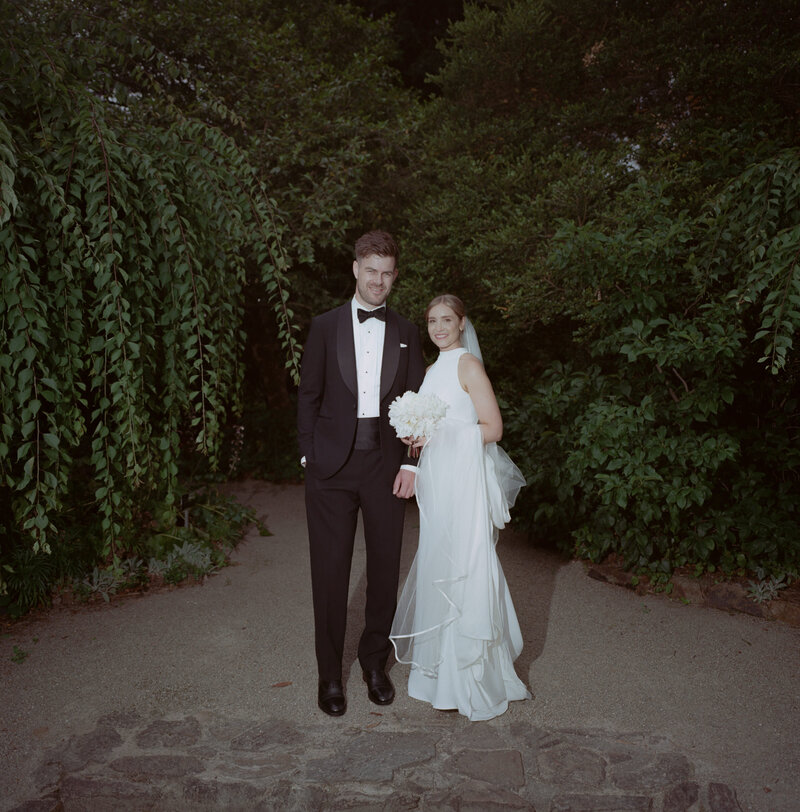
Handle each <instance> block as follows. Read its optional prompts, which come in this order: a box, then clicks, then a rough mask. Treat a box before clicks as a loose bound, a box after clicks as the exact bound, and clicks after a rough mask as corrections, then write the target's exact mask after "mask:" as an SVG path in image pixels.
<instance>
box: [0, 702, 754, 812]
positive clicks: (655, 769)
mask: <svg viewBox="0 0 800 812" xmlns="http://www.w3.org/2000/svg"><path fill="white" fill-rule="evenodd" d="M369 718H371V719H372V720H373V721H371V722H370V723H368V724H367V725H366V726H364V727H353V726H348V723H347V722H346V721H345V720H344V719H343V720H335V721H334V720H328V719H327V718H326V719H325V720H324V721H323V722H322V723H321V724H318V725H317V724H315V725H308V726H301V725H297V724H292V723H288V722H286V721H284V720H277V719H267V720H264V721H261V722H257V723H254V722H253V721H246V720H236V719H228V718H222V717H220V716H218V715H216V714H213V713H207V714H203V713H197V714H194V715H189V716H183V717H178V718H171V719H164V718H154V719H152V718H151V719H148V718H144V717H143V716H141V715H140V714H138V713H136V712H133V711H131V712H118V713H114V714H111V715H108V716H105V717H103V718H101V719H100V720H99V721H98V723H97V726H96V728H95V729H94V730H93V731H91V732H89V733H86V734H84V735H81V736H74V737H72V738H70V739H68V740H67V741H65V742H64V744H63V745H62V746H60V747H57V748H55V749H52V750H50V751H49V752H47V753H45V754H44V757H43V759H42V761H41V763H40V764H39V766H38V767H37V768H36V770H35V773H34V778H35V785H36V786H38V787H40V791H41V794H40V796H39V797H38V798H34V799H31V800H29V801H27V802H25V803H22V804H21V805H17V806H15V807H13V809H14V810H15V812H23V810H24V812H56V810H63V811H64V812H71V811H72V810H90V811H91V812H105V810H108V812H112V811H113V812H119V811H120V810H137V812H138V810H170V812H172V811H173V810H183V809H186V810H189V809H192V810H194V809H225V810H282V811H283V810H287V811H294V810H297V811H298V812H299V811H300V810H309V811H310V810H334V809H335V810H339V809H346V810H362V811H363V812H366V810H376V811H377V810H386V812H390V811H393V810H409V811H410V810H420V812H428V810H458V811H459V812H467V811H468V810H470V811H474V812H492V810H531V811H532V812H533V811H534V810H538V812H701V811H702V812H741V807H740V805H739V803H738V801H737V797H736V791H735V789H734V788H732V787H730V786H728V785H726V784H723V783H714V782H708V781H704V780H702V779H701V778H699V777H698V776H699V775H700V774H701V773H702V770H697V769H696V765H693V764H692V763H691V762H690V761H689V759H687V758H686V756H684V755H682V754H681V753H679V752H676V751H675V749H674V748H673V747H672V746H671V744H670V742H669V741H668V740H667V739H665V738H663V737H659V736H651V735H644V734H636V733H633V734H627V735H609V734H608V733H604V732H600V731H584V730H567V729H565V730H543V729H538V728H536V727H531V726H530V725H529V724H526V723H520V722H514V721H510V722H509V721H506V720H504V719H503V718H502V717H501V718H500V719H496V720H493V721H492V722H487V723H478V724H471V723H469V722H467V721H466V720H464V719H462V718H461V717H458V715H457V714H455V713H442V714H441V718H440V719H438V720H436V721H434V722H433V723H432V724H428V725H425V726H420V725H419V723H417V724H416V725H414V724H410V723H409V720H407V719H403V718H401V716H400V715H399V714H398V713H396V712H395V711H393V710H392V709H386V711H385V712H384V713H378V712H372V713H370V717H369Z"/></svg>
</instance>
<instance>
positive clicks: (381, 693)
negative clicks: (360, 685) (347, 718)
mask: <svg viewBox="0 0 800 812" xmlns="http://www.w3.org/2000/svg"><path fill="white" fill-rule="evenodd" d="M364 682H366V683H367V693H368V694H369V698H370V701H371V702H374V703H375V704H376V705H391V704H392V702H394V685H392V682H391V680H390V679H389V677H387V676H386V672H385V671H384V670H383V669H382V668H378V669H375V670H374V671H364Z"/></svg>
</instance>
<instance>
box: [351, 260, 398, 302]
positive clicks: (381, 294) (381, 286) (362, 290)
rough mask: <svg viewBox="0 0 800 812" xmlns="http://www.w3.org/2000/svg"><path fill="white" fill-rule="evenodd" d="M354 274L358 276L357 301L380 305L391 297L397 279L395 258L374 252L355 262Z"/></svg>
mask: <svg viewBox="0 0 800 812" xmlns="http://www.w3.org/2000/svg"><path fill="white" fill-rule="evenodd" d="M353 276H355V278H356V301H357V302H358V303H359V304H362V305H369V306H370V307H379V306H380V305H382V304H384V302H385V301H386V300H387V299H388V298H389V291H391V289H392V285H393V284H394V280H395V279H397V268H396V267H395V258H394V257H380V256H378V255H377V254H372V255H371V256H368V257H362V258H361V259H357V260H356V261H355V262H354V263H353Z"/></svg>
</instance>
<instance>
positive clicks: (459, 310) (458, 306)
mask: <svg viewBox="0 0 800 812" xmlns="http://www.w3.org/2000/svg"><path fill="white" fill-rule="evenodd" d="M436 305H445V307H449V308H450V309H451V310H452V311H453V312H454V313H455V314H456V316H458V318H459V319H463V318H464V316H466V315H467V309H466V308H465V307H464V302H462V301H461V299H459V298H458V296H454V295H453V294H452V293H443V294H442V295H441V296H434V298H433V299H431V302H430V304H429V305H428V309H427V310H426V311H425V319H426V320H427V318H428V313H430V312H431V310H433V308H434V307H436Z"/></svg>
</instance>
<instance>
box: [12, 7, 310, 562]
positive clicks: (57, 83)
mask: <svg viewBox="0 0 800 812" xmlns="http://www.w3.org/2000/svg"><path fill="white" fill-rule="evenodd" d="M66 8H67V9H68V10H69V9H70V8H71V7H70V6H69V5H68V6H66ZM71 13H72V16H71V17H69V19H68V20H67V21H65V18H64V17H63V16H62V17H61V18H58V19H51V18H49V17H48V16H47V15H46V14H44V13H42V8H40V9H38V13H33V12H32V11H30V10H27V9H24V8H22V7H21V6H18V5H16V4H12V3H7V2H2V3H0V14H1V15H2V18H3V19H4V21H5V28H6V30H5V32H4V36H5V38H6V43H5V45H4V48H3V49H2V51H0V294H1V295H0V473H1V474H2V481H0V498H2V499H8V500H10V502H11V504H12V515H13V522H14V532H15V533H17V534H20V535H21V536H22V537H23V538H27V539H28V540H29V543H30V544H31V545H32V546H33V548H34V549H37V550H38V549H41V550H48V549H49V545H50V543H51V542H52V541H53V539H54V538H56V537H57V532H58V524H59V522H60V520H61V519H62V518H63V517H64V516H65V514H66V513H67V512H68V511H70V510H73V509H76V507H77V506H76V504H74V493H75V490H76V488H75V483H76V482H79V481H87V482H89V483H90V494H91V501H92V503H93V509H95V510H96V511H97V512H98V514H99V516H100V517H101V526H102V535H103V552H104V553H105V554H116V553H117V552H118V551H119V548H120V545H122V544H124V540H123V537H124V531H125V528H126V525H127V524H128V523H129V522H130V521H131V520H132V518H133V516H134V507H135V505H136V502H137V499H140V498H141V495H142V493H144V492H146V493H156V494H158V495H159V496H160V497H161V498H162V499H163V500H164V502H165V503H166V504H171V503H172V502H174V495H175V490H176V485H177V475H178V457H179V453H180V444H181V435H182V433H184V434H185V432H186V431H187V430H188V431H189V432H190V434H191V437H192V440H193V443H194V445H195V446H196V448H197V449H198V450H200V451H201V452H202V453H204V454H206V455H207V456H208V457H210V458H211V460H212V462H216V461H217V459H218V455H219V449H220V444H221V430H222V429H221V427H222V426H223V425H224V422H225V419H226V416H227V415H228V414H229V413H230V412H236V411H237V409H238V408H239V407H240V391H239V390H240V382H241V375H242V370H241V355H242V347H243V332H242V317H243V285H244V281H245V264H246V261H247V259H248V258H252V259H253V260H254V261H255V263H256V264H257V267H258V268H259V272H260V274H261V280H262V282H263V284H264V286H265V288H266V290H267V291H268V293H269V296H270V300H271V302H272V305H273V308H274V312H275V317H276V320H277V323H278V330H279V335H280V339H281V342H282V346H283V349H284V351H285V353H286V358H287V361H286V366H287V368H288V370H289V373H290V374H291V375H292V376H293V377H294V378H295V380H296V379H297V377H298V356H299V349H298V345H297V342H296V338H295V329H294V325H293V314H292V312H291V310H290V309H289V308H288V307H287V300H288V277H287V270H288V265H289V263H288V260H287V257H286V255H285V253H284V251H283V248H282V244H281V239H282V232H283V225H282V223H281V218H280V215H279V213H278V212H276V211H275V208H274V206H273V205H272V203H271V201H270V199H269V196H268V194H267V190H266V188H265V187H264V185H263V184H262V183H260V182H259V180H258V178H257V176H256V174H255V172H254V170H253V169H252V167H251V165H250V163H249V161H248V156H247V154H246V153H245V152H244V151H243V149H242V148H240V147H239V146H237V144H236V143H235V142H234V140H233V138H231V137H230V136H229V135H226V134H224V133H223V132H221V131H220V130H219V129H215V128H214V127H211V126H209V125H207V124H205V123H204V122H202V121H199V120H197V119H194V118H192V117H191V116H190V115H188V114H186V113H184V112H183V111H182V110H181V108H180V106H179V105H178V104H176V102H175V100H174V98H173V97H172V96H171V94H170V93H169V92H168V90H167V89H166V88H165V87H162V85H161V82H160V80H159V77H160V76H165V77H167V78H168V79H170V81H173V82H182V83H184V84H186V85H187V86H188V87H190V88H195V91H196V92H198V93H199V92H200V90H199V88H200V86H199V83H197V82H194V81H192V80H191V77H190V76H187V74H186V70H185V67H184V66H182V65H180V64H176V63H175V62H173V61H171V60H169V59H168V58H166V57H165V56H164V55H163V54H159V53H158V52H157V51H156V50H155V49H154V48H153V46H152V45H151V44H150V43H148V42H145V41H141V40H140V39H138V38H137V37H133V36H130V35H129V34H128V33H127V32H125V31H124V29H123V28H122V27H121V26H120V25H118V24H116V23H115V22H113V21H108V20H101V19H98V18H93V17H90V16H80V17H79V16H78V13H77V12H75V11H72V12H71ZM66 22H68V23H69V24H68V25H67V24H66ZM55 31H60V32H64V31H72V32H76V33H75V35H74V36H73V35H66V34H63V33H62V34H61V38H60V40H59V39H58V38H57V37H56V36H55V34H54V32H55ZM205 104H206V105H207V106H208V105H211V106H212V107H213V109H214V113H215V115H216V116H217V117H220V116H223V115H225V116H227V117H228V120H229V121H230V122H231V123H232V124H234V125H235V124H236V123H237V122H238V119H237V117H236V116H235V114H234V113H232V112H230V111H227V110H226V109H225V107H224V105H222V104H221V103H220V102H217V101H215V100H213V99H210V100H209V99H206V100H205ZM187 427H188V429H187ZM85 507H86V506H85V505H81V508H82V509H85Z"/></svg>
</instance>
